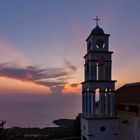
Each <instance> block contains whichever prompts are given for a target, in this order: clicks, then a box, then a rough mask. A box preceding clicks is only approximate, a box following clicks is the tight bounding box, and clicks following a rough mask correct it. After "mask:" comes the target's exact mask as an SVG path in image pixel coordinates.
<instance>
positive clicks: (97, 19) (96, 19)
mask: <svg viewBox="0 0 140 140" xmlns="http://www.w3.org/2000/svg"><path fill="white" fill-rule="evenodd" d="M94 20H95V21H96V26H98V21H100V19H99V18H98V16H96V18H94Z"/></svg>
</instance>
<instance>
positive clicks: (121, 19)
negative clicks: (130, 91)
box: [0, 0, 140, 102]
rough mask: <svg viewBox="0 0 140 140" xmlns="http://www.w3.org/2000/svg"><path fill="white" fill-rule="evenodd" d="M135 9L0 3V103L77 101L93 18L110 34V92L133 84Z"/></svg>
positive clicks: (50, 0)
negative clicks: (46, 100)
mask: <svg viewBox="0 0 140 140" xmlns="http://www.w3.org/2000/svg"><path fill="white" fill-rule="evenodd" d="M139 5H140V2H139V1H138V0H133V1H132V0H127V1H126V0H124V1H122V0H117V1H112V0H106V1H105V0H86V1H85V0H12V1H11V0H1V1H0V97H1V100H3V101H7V100H14V101H15V100H19V99H20V100H23V99H25V100H41V99H42V100H44V98H47V97H48V96H52V97H53V100H55V102H58V101H57V100H56V99H57V98H58V96H59V97H61V96H67V97H70V99H73V97H75V98H76V99H77V98H78V102H80V96H81V95H80V92H81V85H80V83H81V82H82V81H83V80H84V79H83V77H84V76H83V65H84V59H83V56H84V55H85V54H86V41H85V40H86V38H87V37H88V35H89V34H90V32H91V31H92V29H93V28H94V27H95V25H96V24H95V21H94V20H93V19H94V18H95V17H96V16H98V17H99V18H100V19H101V20H100V22H99V26H100V27H101V28H102V29H103V30H104V32H105V33H107V34H111V36H110V40H109V41H110V43H109V48H110V51H114V54H113V69H112V71H113V74H112V77H113V80H117V83H116V88H118V87H120V86H122V85H123V84H125V83H132V82H138V81H139V79H140V74H139V71H140V61H139V59H140V56H139V52H140V45H139V44H140V39H139V34H140V28H139V25H140V18H139V16H140V15H139V13H140V8H139ZM77 96H78V97H77ZM24 97H26V98H24ZM64 100H65V98H61V100H59V102H60V101H62V102H63V101H64Z"/></svg>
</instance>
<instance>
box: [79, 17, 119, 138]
mask: <svg viewBox="0 0 140 140" xmlns="http://www.w3.org/2000/svg"><path fill="white" fill-rule="evenodd" d="M94 20H96V27H95V28H94V29H93V30H92V32H91V34H90V35H89V37H88V38H87V40H86V41H87V54H86V55H85V56H84V59H85V65H84V73H85V81H84V82H83V83H82V115H81V139H82V140H118V137H119V134H118V119H117V117H116V112H115V93H114V90H115V89H114V88H115V82H116V81H114V80H111V70H112V68H111V67H112V66H111V64H112V59H111V56H112V53H113V52H111V51H109V36H110V34H105V33H104V31H103V29H101V28H100V27H99V26H98V21H99V20H100V19H98V17H96V18H95V19H94Z"/></svg>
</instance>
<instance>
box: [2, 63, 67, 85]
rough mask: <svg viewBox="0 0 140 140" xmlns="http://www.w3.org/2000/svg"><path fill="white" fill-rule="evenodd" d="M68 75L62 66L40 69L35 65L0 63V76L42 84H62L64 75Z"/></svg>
mask: <svg viewBox="0 0 140 140" xmlns="http://www.w3.org/2000/svg"><path fill="white" fill-rule="evenodd" d="M68 75H69V73H68V72H66V71H65V69H63V68H48V69H40V68H38V67H36V66H27V67H19V66H17V65H12V64H8V63H3V64H0V76H3V77H9V78H14V79H18V80H21V81H30V82H33V83H35V84H39V85H44V86H50V87H53V86H59V85H64V84H65V83H66V82H65V81H64V77H67V76H68Z"/></svg>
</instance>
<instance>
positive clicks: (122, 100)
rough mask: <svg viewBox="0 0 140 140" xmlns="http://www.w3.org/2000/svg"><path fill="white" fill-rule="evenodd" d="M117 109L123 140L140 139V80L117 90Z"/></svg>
mask: <svg viewBox="0 0 140 140" xmlns="http://www.w3.org/2000/svg"><path fill="white" fill-rule="evenodd" d="M116 109H117V116H118V118H119V131H120V132H121V133H120V139H121V140H140V82H138V83H131V84H125V85H124V86H122V87H120V88H119V89H117V90H116Z"/></svg>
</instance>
